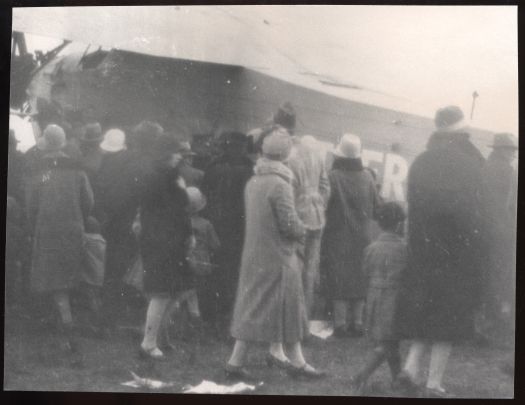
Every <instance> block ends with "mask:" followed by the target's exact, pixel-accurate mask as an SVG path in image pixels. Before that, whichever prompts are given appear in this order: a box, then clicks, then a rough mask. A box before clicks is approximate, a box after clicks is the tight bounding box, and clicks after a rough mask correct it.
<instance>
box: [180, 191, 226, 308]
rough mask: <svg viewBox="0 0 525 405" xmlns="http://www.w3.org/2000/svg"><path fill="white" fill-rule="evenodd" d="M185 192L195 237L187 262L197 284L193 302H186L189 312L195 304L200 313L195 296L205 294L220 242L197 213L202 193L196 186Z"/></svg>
mask: <svg viewBox="0 0 525 405" xmlns="http://www.w3.org/2000/svg"><path fill="white" fill-rule="evenodd" d="M186 192H187V193H188V198H189V200H190V205H189V212H190V214H191V227H192V231H193V237H194V239H195V240H194V242H195V244H194V246H193V248H192V249H191V250H190V252H189V254H188V262H189V265H190V267H191V269H192V270H193V273H194V275H195V281H196V282H195V285H196V286H197V291H196V293H195V294H194V298H192V300H194V301H195V303H193V302H191V303H190V302H188V304H189V309H190V313H191V308H192V306H196V307H197V311H198V313H199V315H200V311H199V309H198V308H199V304H198V299H197V296H203V294H206V291H207V288H206V286H207V284H208V283H209V281H210V280H209V277H208V276H209V275H210V274H211V273H212V271H213V269H214V268H215V266H214V265H213V264H212V257H213V255H214V253H215V252H216V251H217V249H218V248H219V247H220V242H219V238H218V237H217V233H216V232H215V229H214V227H213V225H212V224H211V222H210V221H208V220H207V219H205V218H203V217H202V216H200V215H199V213H200V212H201V211H202V210H203V209H204V207H206V198H205V197H204V195H203V194H202V193H201V191H200V190H199V189H198V188H196V187H188V188H187V189H186Z"/></svg>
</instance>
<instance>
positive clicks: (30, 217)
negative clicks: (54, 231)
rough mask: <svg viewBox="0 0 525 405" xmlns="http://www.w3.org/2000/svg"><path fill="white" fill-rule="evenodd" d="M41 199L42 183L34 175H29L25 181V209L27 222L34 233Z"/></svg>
mask: <svg viewBox="0 0 525 405" xmlns="http://www.w3.org/2000/svg"><path fill="white" fill-rule="evenodd" d="M39 200H40V184H39V183H38V182H37V181H36V180H35V178H34V176H29V178H28V179H27V181H26V182H25V209H26V218H27V223H28V226H29V229H30V232H31V233H32V232H33V230H34V227H35V221H36V216H37V212H38V205H39Z"/></svg>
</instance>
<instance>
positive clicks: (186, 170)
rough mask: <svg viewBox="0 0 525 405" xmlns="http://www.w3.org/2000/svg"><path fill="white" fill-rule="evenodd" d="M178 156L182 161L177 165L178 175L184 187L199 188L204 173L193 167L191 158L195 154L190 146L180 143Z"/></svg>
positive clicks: (183, 142) (185, 142) (184, 142)
mask: <svg viewBox="0 0 525 405" xmlns="http://www.w3.org/2000/svg"><path fill="white" fill-rule="evenodd" d="M180 147H181V150H180V154H181V155H182V161H181V162H180V164H179V173H180V175H181V176H182V178H183V179H184V182H185V183H186V187H197V188H200V187H201V183H202V178H203V177H204V172H203V171H202V170H199V169H196V168H195V167H193V157H194V156H195V153H194V152H193V151H192V150H191V145H190V143H189V142H187V141H182V142H180Z"/></svg>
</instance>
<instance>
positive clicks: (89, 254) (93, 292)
mask: <svg viewBox="0 0 525 405" xmlns="http://www.w3.org/2000/svg"><path fill="white" fill-rule="evenodd" d="M84 228H85V229H84V243H85V247H84V249H85V253H86V254H85V262H84V266H83V272H82V281H83V282H84V283H85V285H86V286H87V289H86V290H87V294H88V299H89V306H90V308H91V311H92V312H93V315H94V316H95V318H96V321H95V323H97V324H99V325H97V326H99V327H100V326H101V325H100V323H101V320H100V319H99V318H100V315H101V314H100V308H101V306H102V303H101V297H100V295H101V288H102V285H103V284H104V274H105V261H106V240H105V239H104V237H103V236H102V235H101V227H100V223H99V222H98V220H97V219H96V218H95V217H92V216H90V217H88V218H87V219H86V221H85V226H84Z"/></svg>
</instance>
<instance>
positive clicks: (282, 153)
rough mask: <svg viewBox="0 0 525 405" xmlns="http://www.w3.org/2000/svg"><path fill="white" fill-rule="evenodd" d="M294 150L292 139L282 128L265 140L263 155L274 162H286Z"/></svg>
mask: <svg viewBox="0 0 525 405" xmlns="http://www.w3.org/2000/svg"><path fill="white" fill-rule="evenodd" d="M291 150H292V138H291V137H290V135H289V134H288V132H286V130H283V129H281V128H277V129H275V130H274V131H272V132H271V133H270V134H269V135H267V136H266V137H265V138H264V141H263V144H262V153H263V155H264V156H265V157H267V158H268V159H272V160H280V161H283V160H286V158H287V157H288V156H289V155H290V151H291Z"/></svg>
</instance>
